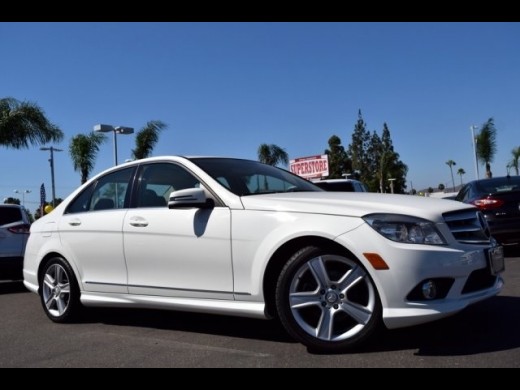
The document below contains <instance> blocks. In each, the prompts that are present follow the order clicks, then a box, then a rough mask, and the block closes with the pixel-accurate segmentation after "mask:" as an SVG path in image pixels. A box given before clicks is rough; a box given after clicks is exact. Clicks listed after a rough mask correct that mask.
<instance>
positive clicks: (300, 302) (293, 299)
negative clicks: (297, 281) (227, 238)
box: [289, 292, 321, 310]
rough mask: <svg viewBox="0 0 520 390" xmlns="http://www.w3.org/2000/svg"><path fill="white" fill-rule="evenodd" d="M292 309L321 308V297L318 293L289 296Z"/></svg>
mask: <svg viewBox="0 0 520 390" xmlns="http://www.w3.org/2000/svg"><path fill="white" fill-rule="evenodd" d="M289 303H290V305H291V309H293V310H294V309H302V308H304V307H309V306H320V305H321V301H320V296H319V295H318V293H317V292H309V293H307V292H304V293H293V294H291V295H290V296H289Z"/></svg>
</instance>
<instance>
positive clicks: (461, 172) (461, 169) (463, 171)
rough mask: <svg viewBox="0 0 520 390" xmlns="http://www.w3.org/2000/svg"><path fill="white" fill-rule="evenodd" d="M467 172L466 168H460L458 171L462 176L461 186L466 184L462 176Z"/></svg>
mask: <svg viewBox="0 0 520 390" xmlns="http://www.w3.org/2000/svg"><path fill="white" fill-rule="evenodd" d="M465 174H466V171H465V170H464V168H459V170H458V171H457V175H459V176H460V185H461V187H462V186H463V185H464V182H463V180H462V176H464V175H465Z"/></svg>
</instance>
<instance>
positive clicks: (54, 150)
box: [40, 146, 63, 208]
mask: <svg viewBox="0 0 520 390" xmlns="http://www.w3.org/2000/svg"><path fill="white" fill-rule="evenodd" d="M40 150H42V151H47V150H50V152H51V158H50V159H49V162H50V164H51V181H52V207H53V208H55V207H56V185H55V182H54V152H63V150H61V149H58V148H55V147H54V146H51V147H50V148H40Z"/></svg>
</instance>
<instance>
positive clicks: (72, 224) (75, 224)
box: [69, 218, 81, 226]
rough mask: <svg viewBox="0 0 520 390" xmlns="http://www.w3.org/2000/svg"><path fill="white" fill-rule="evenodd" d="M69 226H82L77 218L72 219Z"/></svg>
mask: <svg viewBox="0 0 520 390" xmlns="http://www.w3.org/2000/svg"><path fill="white" fill-rule="evenodd" d="M69 225H70V226H80V225H81V221H80V220H79V219H77V218H74V219H71V220H70V221H69Z"/></svg>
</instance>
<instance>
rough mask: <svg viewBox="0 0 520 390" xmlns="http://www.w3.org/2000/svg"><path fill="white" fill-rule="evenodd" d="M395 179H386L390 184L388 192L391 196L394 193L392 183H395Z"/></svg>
mask: <svg viewBox="0 0 520 390" xmlns="http://www.w3.org/2000/svg"><path fill="white" fill-rule="evenodd" d="M396 180H397V179H394V178H391V179H388V181H389V182H390V192H391V193H392V194H393V193H394V182H395V181H396Z"/></svg>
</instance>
